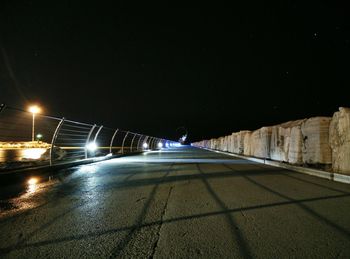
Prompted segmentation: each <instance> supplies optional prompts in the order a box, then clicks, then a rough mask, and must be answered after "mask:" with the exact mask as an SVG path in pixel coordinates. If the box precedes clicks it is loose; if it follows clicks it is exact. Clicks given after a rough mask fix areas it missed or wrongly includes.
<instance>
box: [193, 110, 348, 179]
mask: <svg viewBox="0 0 350 259" xmlns="http://www.w3.org/2000/svg"><path fill="white" fill-rule="evenodd" d="M192 145H193V146H196V147H203V148H209V149H215V150H220V151H226V152H231V153H234V154H240V155H245V156H252V157H258V158H263V159H271V160H275V161H280V162H285V163H290V164H296V165H307V166H311V167H317V168H319V167H321V168H325V169H327V170H332V171H333V172H336V173H342V174H348V175H350V108H343V107H341V108H339V111H338V112H335V113H334V115H333V117H313V118H309V119H302V120H296V121H289V122H286V123H282V124H279V125H274V126H268V127H262V128H260V129H257V130H254V131H247V130H244V131H239V132H234V133H232V134H231V135H228V136H223V137H220V138H218V139H210V140H203V141H199V142H195V143H192Z"/></svg>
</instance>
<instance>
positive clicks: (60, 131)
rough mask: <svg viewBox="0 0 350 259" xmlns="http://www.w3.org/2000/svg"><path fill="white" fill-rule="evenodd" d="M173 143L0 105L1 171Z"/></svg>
mask: <svg viewBox="0 0 350 259" xmlns="http://www.w3.org/2000/svg"><path fill="white" fill-rule="evenodd" d="M34 119H35V127H34ZM33 136H34V139H33ZM33 140H34V141H33ZM173 144H176V142H174V141H171V140H166V139H162V138H157V137H152V136H147V135H143V134H140V133H135V132H132V131H125V130H122V129H113V128H108V127H105V126H103V125H96V124H89V123H82V122H77V121H73V120H68V119H66V118H64V117H63V118H60V117H55V116H48V115H44V114H39V113H38V114H35V116H34V114H32V113H30V112H28V111H24V110H21V109H17V108H14V107H9V106H6V105H3V104H1V105H0V170H8V169H14V168H21V167H30V166H38V165H54V164H58V163H64V162H70V161H77V160H82V159H88V158H94V157H102V156H107V155H109V156H110V155H116V154H126V153H131V152H140V151H143V150H145V149H147V150H148V149H158V148H161V147H168V146H171V145H173Z"/></svg>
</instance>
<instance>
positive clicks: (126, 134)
mask: <svg viewBox="0 0 350 259" xmlns="http://www.w3.org/2000/svg"><path fill="white" fill-rule="evenodd" d="M128 134H129V131H127V132H126V134H125V137H124V139H123V144H122V154H124V143H125V140H126V137H127V136H128Z"/></svg>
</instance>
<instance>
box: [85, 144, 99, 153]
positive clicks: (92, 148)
mask: <svg viewBox="0 0 350 259" xmlns="http://www.w3.org/2000/svg"><path fill="white" fill-rule="evenodd" d="M86 148H87V149H88V150H89V151H91V152H93V151H96V149H97V144H96V143H95V142H90V143H89V144H87V145H86Z"/></svg>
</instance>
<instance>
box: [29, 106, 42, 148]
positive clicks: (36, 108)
mask: <svg viewBox="0 0 350 259" xmlns="http://www.w3.org/2000/svg"><path fill="white" fill-rule="evenodd" d="M29 112H31V113H32V115H33V123H32V141H34V135H35V133H34V132H35V130H34V128H35V114H37V113H39V112H40V108H39V107H38V106H36V105H33V106H30V107H29Z"/></svg>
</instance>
